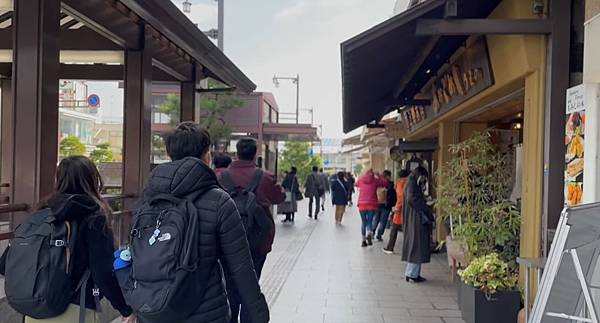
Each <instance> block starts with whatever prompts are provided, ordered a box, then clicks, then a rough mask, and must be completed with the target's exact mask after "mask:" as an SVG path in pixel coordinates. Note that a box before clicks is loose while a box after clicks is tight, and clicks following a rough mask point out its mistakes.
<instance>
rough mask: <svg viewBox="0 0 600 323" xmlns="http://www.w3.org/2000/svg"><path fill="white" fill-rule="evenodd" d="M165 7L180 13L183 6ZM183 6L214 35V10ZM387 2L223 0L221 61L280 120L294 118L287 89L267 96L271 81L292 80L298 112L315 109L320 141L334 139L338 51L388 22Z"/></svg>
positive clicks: (204, 1)
mask: <svg viewBox="0 0 600 323" xmlns="http://www.w3.org/2000/svg"><path fill="white" fill-rule="evenodd" d="M172 1H173V2H174V3H175V4H177V5H178V6H179V7H180V8H181V3H182V1H183V0H172ZM190 1H191V2H192V4H193V5H192V12H191V14H190V15H189V17H190V19H191V20H192V21H194V22H195V23H197V24H198V26H199V27H200V28H201V29H202V30H208V29H211V28H216V27H217V6H216V2H215V1H214V0H190ZM395 2H396V0H252V1H248V0H225V53H226V54H227V56H229V58H231V59H232V60H233V62H234V63H235V64H236V65H237V66H238V67H239V68H240V69H241V70H242V71H243V72H244V73H245V74H246V75H247V76H248V77H250V79H251V80H252V81H254V83H256V84H257V86H258V90H259V91H267V92H273V93H274V94H275V97H276V99H277V101H278V103H279V106H280V109H281V110H282V112H294V111H295V107H296V91H295V86H294V85H293V84H292V83H291V82H285V81H282V82H281V85H280V87H279V88H275V86H274V85H273V81H272V79H273V75H274V74H277V75H278V76H295V75H296V74H300V106H301V107H300V108H311V107H313V108H314V109H315V123H317V124H321V123H322V124H323V132H324V133H323V137H326V138H340V137H342V136H343V133H342V107H341V104H342V99H341V69H340V43H341V42H343V41H344V40H347V39H348V38H351V37H352V36H354V35H356V34H359V33H361V32H363V31H365V30H367V29H368V28H370V27H372V26H374V25H376V24H378V23H380V22H382V21H384V20H386V19H389V18H390V17H391V16H392V14H393V9H394V3H395ZM406 3H408V0H406ZM404 7H406V6H404ZM302 118H303V119H304V120H308V121H309V119H310V116H309V114H307V113H305V114H304V115H303V116H302Z"/></svg>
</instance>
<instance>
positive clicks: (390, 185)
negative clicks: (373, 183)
mask: <svg viewBox="0 0 600 323" xmlns="http://www.w3.org/2000/svg"><path fill="white" fill-rule="evenodd" d="M386 188H387V203H386V205H385V208H386V209H388V210H391V209H393V208H394V206H396V202H397V201H398V197H397V196H396V188H395V187H394V182H392V181H389V180H388V181H387V186H386Z"/></svg>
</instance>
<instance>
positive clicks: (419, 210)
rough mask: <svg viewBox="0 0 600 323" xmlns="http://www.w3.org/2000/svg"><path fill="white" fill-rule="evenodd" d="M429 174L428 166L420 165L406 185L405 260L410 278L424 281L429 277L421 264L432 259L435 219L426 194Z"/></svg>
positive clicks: (420, 281)
mask: <svg viewBox="0 0 600 323" xmlns="http://www.w3.org/2000/svg"><path fill="white" fill-rule="evenodd" d="M427 178H428V174H427V170H426V169H425V168H423V167H417V168H416V169H415V170H413V171H412V173H411V174H410V176H408V179H407V181H406V184H405V188H404V202H403V215H404V219H403V220H404V221H403V223H404V244H403V246H402V260H403V261H406V262H408V263H407V265H406V281H407V282H411V281H412V282H415V283H422V282H425V281H426V279H425V278H423V277H421V265H422V264H424V263H429V262H430V261H431V230H432V227H433V222H434V220H435V219H434V217H433V212H432V210H431V208H430V207H429V205H428V204H427V200H426V198H425V195H424V194H423V191H424V189H425V188H426V186H427Z"/></svg>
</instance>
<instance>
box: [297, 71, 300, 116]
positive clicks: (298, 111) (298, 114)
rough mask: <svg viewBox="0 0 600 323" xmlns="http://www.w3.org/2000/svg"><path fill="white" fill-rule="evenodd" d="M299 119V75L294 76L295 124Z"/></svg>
mask: <svg viewBox="0 0 600 323" xmlns="http://www.w3.org/2000/svg"><path fill="white" fill-rule="evenodd" d="M299 117H300V74H296V124H298V121H299Z"/></svg>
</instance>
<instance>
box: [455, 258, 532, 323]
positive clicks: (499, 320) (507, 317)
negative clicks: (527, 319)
mask: <svg viewBox="0 0 600 323" xmlns="http://www.w3.org/2000/svg"><path fill="white" fill-rule="evenodd" d="M458 275H459V276H460V278H461V280H462V284H461V286H460V293H459V298H460V299H459V303H460V309H461V312H462V314H463V318H464V320H465V321H466V322H468V323H479V322H486V323H505V322H516V320H517V316H518V312H519V309H520V303H521V296H520V292H519V290H518V289H517V281H518V278H517V275H516V274H514V273H513V272H512V271H511V270H510V269H509V266H508V264H507V263H506V262H504V261H502V260H501V259H500V257H499V256H498V254H496V253H491V254H489V255H485V256H482V257H478V258H475V259H473V260H472V261H471V263H470V264H469V266H468V267H467V268H466V269H464V270H460V271H459V272H458Z"/></svg>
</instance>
